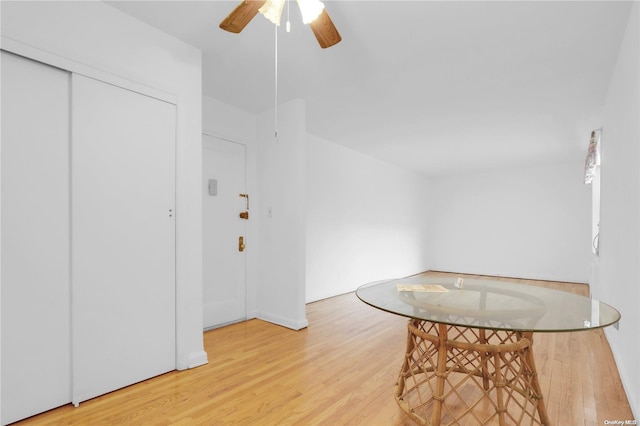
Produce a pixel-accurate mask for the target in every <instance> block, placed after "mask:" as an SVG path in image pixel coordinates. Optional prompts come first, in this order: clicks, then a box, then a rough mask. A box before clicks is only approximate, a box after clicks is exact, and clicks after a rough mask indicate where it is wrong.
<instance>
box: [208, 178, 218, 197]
mask: <svg viewBox="0 0 640 426" xmlns="http://www.w3.org/2000/svg"><path fill="white" fill-rule="evenodd" d="M209 195H214V196H215V195H218V179H209Z"/></svg>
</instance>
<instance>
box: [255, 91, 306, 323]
mask: <svg viewBox="0 0 640 426" xmlns="http://www.w3.org/2000/svg"><path fill="white" fill-rule="evenodd" d="M278 117H279V118H278V135H279V136H278V140H276V139H275V137H274V130H275V129H274V127H275V126H274V114H273V110H269V111H265V112H264V113H262V114H260V115H259V116H258V127H257V129H258V133H257V135H258V136H257V145H258V146H257V149H258V159H259V161H258V173H257V177H258V196H257V200H256V203H254V208H253V209H252V210H254V214H255V215H256V217H257V222H258V228H259V229H260V235H259V236H258V240H259V241H258V244H259V247H258V252H259V260H258V274H259V283H258V288H257V293H256V307H257V317H258V318H261V319H264V320H267V321H270V322H273V323H276V324H280V325H284V326H286V327H289V328H293V329H295V330H298V329H301V328H304V327H306V326H307V319H306V312H305V295H304V293H305V288H304V280H305V225H304V221H305V209H306V205H305V203H306V200H305V199H306V196H305V179H306V174H305V168H306V154H305V153H306V124H305V123H306V105H305V103H304V101H302V100H293V101H290V102H287V103H285V104H283V105H280V106H279V107H278ZM256 210H257V213H256Z"/></svg>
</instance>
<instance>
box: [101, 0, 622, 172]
mask: <svg viewBox="0 0 640 426" xmlns="http://www.w3.org/2000/svg"><path fill="white" fill-rule="evenodd" d="M238 2H239V1H232V2H229V1H139V2H137V1H126V2H109V3H110V4H112V5H113V6H115V7H117V8H118V9H120V10H122V11H124V12H126V13H128V14H130V15H132V16H134V17H136V18H138V19H140V20H142V21H145V22H147V23H149V24H151V25H153V26H155V27H157V28H159V29H161V30H163V31H165V32H167V33H169V34H172V35H174V36H175V37H178V38H180V39H182V40H184V41H185V42H187V43H189V44H191V45H193V46H196V47H198V48H200V49H201V50H202V51H203V91H204V94H205V95H208V96H211V97H213V98H216V99H218V100H220V101H223V102H225V103H227V104H230V105H233V106H236V107H239V108H241V109H243V110H246V111H249V112H254V113H258V112H261V111H265V110H267V109H269V108H272V107H273V105H274V44H275V43H274V41H275V40H274V39H275V31H274V26H273V24H271V23H269V22H268V21H267V20H266V19H265V18H264V17H262V16H261V15H258V16H256V17H255V18H254V20H253V21H252V22H251V23H250V24H249V25H248V26H247V27H246V28H245V29H244V31H242V33H240V34H230V33H227V32H225V31H222V30H221V29H219V28H218V23H219V22H220V21H221V20H222V19H223V18H224V17H226V16H227V15H228V14H229V12H230V11H231V10H232V9H233V8H234V7H235V6H236V4H237V3H238ZM325 4H326V8H327V11H328V12H329V14H330V16H331V18H332V20H333V22H334V23H335V25H336V27H337V28H338V30H339V31H340V33H341V35H342V38H343V40H342V42H341V43H339V44H338V45H336V46H333V47H331V48H328V49H324V50H323V49H321V48H320V47H319V45H318V44H317V42H316V40H315V38H314V37H313V34H312V32H311V30H310V29H309V28H307V27H306V26H304V25H303V24H302V23H301V20H300V18H299V11H298V6H297V4H296V3H295V2H292V3H291V4H290V14H291V26H292V31H291V33H286V32H285V31H284V26H283V27H281V28H280V31H279V33H278V57H279V61H278V99H279V102H280V103H282V102H286V101H287V100H290V99H294V98H303V99H305V100H306V103H307V131H308V133H311V134H314V135H316V136H319V137H321V138H324V139H327V140H330V141H333V142H335V143H338V144H341V145H344V146H347V147H350V148H353V149H355V150H358V151H360V152H363V153H365V154H368V155H371V156H373V157H377V158H380V159H383V160H385V161H389V162H391V163H394V164H397V165H398V166H401V167H403V168H407V169H411V170H415V171H417V172H419V173H423V174H425V175H427V176H439V175H445V174H451V173H461V172H465V171H479V170H486V169H490V168H493V169H495V168H508V167H515V166H518V167H519V166H526V165H531V164H539V163H551V162H558V161H565V160H568V159H570V158H574V159H575V158H582V157H583V156H584V153H585V151H586V145H587V143H588V137H589V132H590V130H591V129H592V128H596V127H600V125H601V124H602V123H601V121H600V112H601V111H600V109H601V106H602V104H603V101H604V97H605V93H606V89H607V86H608V83H609V80H610V77H611V73H612V70H613V66H614V63H615V59H616V57H617V53H618V50H619V47H620V44H621V41H622V37H623V33H624V29H625V26H626V22H627V19H628V17H629V11H630V8H631V2H630V1H541V0H538V1H529V2H525V1H497V2H492V1H466V2H463V1H455V0H449V1H338V0H336V1H326V2H325ZM286 7H287V6H285V15H286ZM284 20H285V18H284V16H283V22H284Z"/></svg>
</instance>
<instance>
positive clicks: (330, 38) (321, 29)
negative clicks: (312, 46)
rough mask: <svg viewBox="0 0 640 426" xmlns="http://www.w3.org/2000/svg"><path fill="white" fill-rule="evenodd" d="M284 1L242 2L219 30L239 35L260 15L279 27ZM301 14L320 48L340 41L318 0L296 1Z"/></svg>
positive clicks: (260, 0) (221, 24) (258, 0)
mask: <svg viewBox="0 0 640 426" xmlns="http://www.w3.org/2000/svg"><path fill="white" fill-rule="evenodd" d="M285 1H286V0H242V1H241V2H240V4H239V5H238V6H236V8H235V9H233V11H232V12H231V13H230V14H229V16H227V17H226V18H225V19H224V20H223V21H222V22H220V28H222V29H223V30H225V31H229V32H232V33H236V34H237V33H239V32H240V31H242V30H243V29H244V27H246V26H247V24H248V23H249V22H251V20H252V19H253V18H254V17H255V16H256V15H257V14H258V12H260V13H262V14H263V15H264V16H265V17H266V18H267V19H269V20H270V21H271V22H273V23H274V24H276V25H280V16H281V14H282V9H283V7H284V4H285ZM297 2H298V5H299V6H300V11H301V12H302V21H303V22H304V23H305V24H309V26H310V27H311V31H313V34H314V35H315V36H316V39H317V40H318V43H320V47H322V48H323V49H325V48H327V47H331V46H333V45H334V44H337V43H339V42H340V41H341V40H342V37H340V33H338V30H337V29H336V27H335V25H333V21H331V18H330V17H329V14H328V13H327V11H326V9H325V8H324V4H323V3H322V2H321V1H319V0H297Z"/></svg>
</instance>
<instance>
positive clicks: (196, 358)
mask: <svg viewBox="0 0 640 426" xmlns="http://www.w3.org/2000/svg"><path fill="white" fill-rule="evenodd" d="M187 359H188V362H187V368H196V367H200V366H201V365H205V364H208V363H209V359H207V353H206V352H205V351H199V352H194V353H191V354H189V357H188V358H187Z"/></svg>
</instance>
